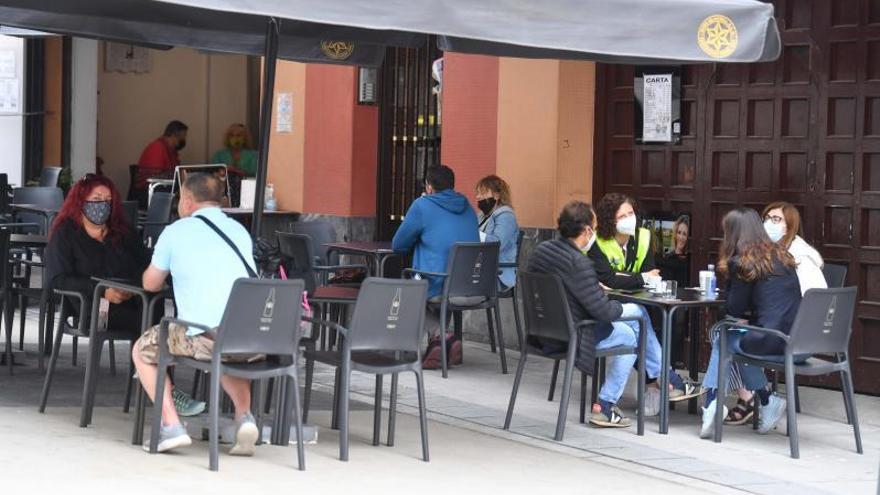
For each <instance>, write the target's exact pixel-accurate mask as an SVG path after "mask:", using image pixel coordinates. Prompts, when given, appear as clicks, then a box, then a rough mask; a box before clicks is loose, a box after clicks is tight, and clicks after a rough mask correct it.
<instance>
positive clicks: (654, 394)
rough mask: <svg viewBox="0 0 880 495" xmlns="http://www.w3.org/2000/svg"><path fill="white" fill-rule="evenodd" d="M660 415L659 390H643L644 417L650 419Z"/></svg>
mask: <svg viewBox="0 0 880 495" xmlns="http://www.w3.org/2000/svg"><path fill="white" fill-rule="evenodd" d="M658 414H660V389H658V388H656V387H648V388H647V389H646V390H645V416H647V417H649V418H650V417H651V416H656V415H658Z"/></svg>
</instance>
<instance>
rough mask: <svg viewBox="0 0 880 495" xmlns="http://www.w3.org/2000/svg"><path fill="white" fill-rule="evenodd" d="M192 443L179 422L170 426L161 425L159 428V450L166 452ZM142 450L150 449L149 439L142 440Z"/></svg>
mask: <svg viewBox="0 0 880 495" xmlns="http://www.w3.org/2000/svg"><path fill="white" fill-rule="evenodd" d="M191 444H192V439H191V438H190V437H189V435H188V434H187V433H186V428H184V427H183V425H181V424H176V425H172V426H168V425H162V427H161V428H160V429H159V446H158V449H157V450H158V451H159V452H167V451H169V450H171V449H176V448H178V447H188V446H189V445H191ZM143 447H144V450H146V451H147V452H149V451H150V441H149V440H147V441H146V442H144V446H143Z"/></svg>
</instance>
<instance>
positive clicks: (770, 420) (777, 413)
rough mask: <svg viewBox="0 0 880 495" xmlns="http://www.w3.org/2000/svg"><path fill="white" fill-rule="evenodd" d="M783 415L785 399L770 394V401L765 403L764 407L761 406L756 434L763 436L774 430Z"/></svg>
mask: <svg viewBox="0 0 880 495" xmlns="http://www.w3.org/2000/svg"><path fill="white" fill-rule="evenodd" d="M784 414H785V399H783V398H782V397H780V396H778V395H776V394H770V400H768V401H767V405H766V406H761V412H760V414H759V415H758V433H760V434H762V435H764V434H766V433H767V432H769V431H770V430H772V429H773V428H776V425H777V424H778V423H779V420H780V419H782V416H783V415H784Z"/></svg>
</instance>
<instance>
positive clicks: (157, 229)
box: [139, 192, 174, 247]
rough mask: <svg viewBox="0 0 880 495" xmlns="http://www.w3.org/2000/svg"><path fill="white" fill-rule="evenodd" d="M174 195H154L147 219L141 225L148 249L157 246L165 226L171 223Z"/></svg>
mask: <svg viewBox="0 0 880 495" xmlns="http://www.w3.org/2000/svg"><path fill="white" fill-rule="evenodd" d="M173 200H174V195H173V194H171V193H168V192H156V193H153V199H152V200H151V201H150V206H149V208H148V209H147V218H146V220H144V221H143V222H141V223H140V225H139V226H140V227H141V228H142V229H143V239H144V244H145V245H147V246H148V247H153V246H155V245H156V240H157V239H159V235H160V234H161V233H162V231H163V230H165V226H166V225H168V224H169V223H170V222H171V204H172V202H173Z"/></svg>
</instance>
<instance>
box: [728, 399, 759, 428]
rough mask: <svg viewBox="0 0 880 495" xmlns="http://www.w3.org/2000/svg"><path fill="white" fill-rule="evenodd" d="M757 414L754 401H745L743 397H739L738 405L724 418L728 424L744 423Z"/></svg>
mask: <svg viewBox="0 0 880 495" xmlns="http://www.w3.org/2000/svg"><path fill="white" fill-rule="evenodd" d="M754 414H755V406H754V401H753V400H750V401H744V400H742V399H737V401H736V406H734V408H733V409H731V410H730V412H729V413H727V417H726V418H724V424H726V425H734V426H736V425H744V424H746V423H748V422H749V420H751V419H752V416H754Z"/></svg>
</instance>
